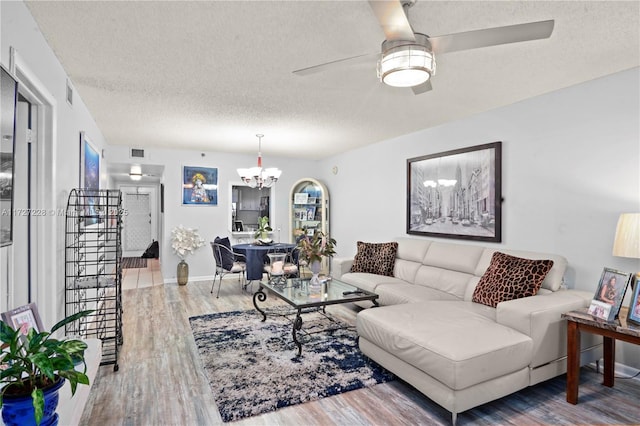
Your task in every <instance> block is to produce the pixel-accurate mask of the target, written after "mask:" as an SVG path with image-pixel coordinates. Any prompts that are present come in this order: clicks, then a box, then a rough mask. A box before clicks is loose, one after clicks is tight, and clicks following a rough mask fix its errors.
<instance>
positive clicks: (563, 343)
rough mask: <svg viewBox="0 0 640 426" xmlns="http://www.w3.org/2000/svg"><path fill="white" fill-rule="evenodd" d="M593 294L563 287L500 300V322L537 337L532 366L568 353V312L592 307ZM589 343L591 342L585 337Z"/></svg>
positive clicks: (497, 310) (498, 307) (498, 320)
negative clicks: (563, 316) (566, 315)
mask: <svg viewBox="0 0 640 426" xmlns="http://www.w3.org/2000/svg"><path fill="white" fill-rule="evenodd" d="M592 297H593V294H591V293H587V292H584V291H578V290H559V291H555V292H553V293H546V294H539V295H536V296H532V297H525V298H522V299H515V300H509V301H507V302H501V303H498V306H497V307H496V322H498V323H499V324H502V325H505V326H507V327H510V328H513V329H514V330H517V331H519V332H520V333H523V334H526V335H527V336H529V337H531V339H532V340H533V357H532V361H531V367H537V366H540V365H542V364H545V363H548V362H552V361H554V360H557V359H559V358H562V357H564V356H566V355H567V322H566V320H564V319H562V318H561V317H560V316H561V314H563V313H564V312H569V311H572V310H574V309H580V308H584V307H587V306H589V303H590V301H591V299H592ZM584 343H585V345H583V346H587V345H588V344H589V343H590V342H587V341H586V339H585V342H584Z"/></svg>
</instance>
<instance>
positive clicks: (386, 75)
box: [378, 33, 436, 87]
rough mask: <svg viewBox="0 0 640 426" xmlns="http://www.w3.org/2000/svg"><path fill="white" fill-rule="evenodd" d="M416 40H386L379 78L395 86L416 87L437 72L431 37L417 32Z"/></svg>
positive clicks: (379, 65) (383, 45) (381, 57)
mask: <svg viewBox="0 0 640 426" xmlns="http://www.w3.org/2000/svg"><path fill="white" fill-rule="evenodd" d="M414 35H415V39H416V40H415V41H405V40H385V41H384V42H383V43H382V54H381V56H380V60H379V61H378V78H379V79H380V81H382V82H383V83H385V84H387V85H389V86H393V87H414V86H419V85H421V84H423V83H426V82H427V81H428V80H429V79H430V78H431V77H433V76H434V75H435V74H436V58H435V56H434V55H433V50H432V48H431V43H430V42H429V37H427V36H426V35H424V34H420V33H415V34H414Z"/></svg>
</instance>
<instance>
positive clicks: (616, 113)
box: [0, 1, 640, 367]
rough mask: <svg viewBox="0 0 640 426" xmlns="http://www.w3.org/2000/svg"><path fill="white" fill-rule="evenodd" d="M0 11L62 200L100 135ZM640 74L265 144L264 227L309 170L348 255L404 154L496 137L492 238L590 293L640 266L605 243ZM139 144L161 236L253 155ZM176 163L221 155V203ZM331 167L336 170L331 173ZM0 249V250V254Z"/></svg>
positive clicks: (113, 154)
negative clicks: (187, 196)
mask: <svg viewBox="0 0 640 426" xmlns="http://www.w3.org/2000/svg"><path fill="white" fill-rule="evenodd" d="M0 12H1V36H0V38H1V50H0V62H2V64H3V65H5V66H8V61H9V59H8V58H9V47H10V46H13V47H15V48H16V50H17V52H18V54H19V55H20V57H21V59H22V60H23V61H24V63H26V64H27V65H28V66H29V68H30V69H31V70H33V72H34V73H35V76H36V77H37V79H38V80H39V81H40V82H42V83H43V85H44V86H45V88H46V90H47V91H48V92H50V94H51V95H52V97H53V98H54V99H55V113H56V120H55V127H54V131H53V133H52V135H50V141H51V143H52V144H53V145H52V146H53V148H54V153H55V155H54V156H53V158H52V161H53V162H54V168H55V173H54V176H53V178H52V180H51V182H49V185H50V186H51V191H52V194H53V196H52V199H53V201H52V205H51V206H47V207H54V208H64V206H65V204H66V201H67V195H68V192H69V190H70V189H71V188H73V187H75V186H77V181H78V174H79V168H78V157H79V151H78V136H79V132H80V131H85V132H87V135H88V137H89V138H90V139H91V140H92V142H93V143H94V144H95V145H96V146H97V147H98V148H99V149H102V148H104V147H105V145H106V142H105V140H104V138H103V136H102V134H101V132H100V130H99V129H98V127H97V126H96V124H95V122H94V120H93V119H92V117H91V116H90V114H89V113H88V110H87V108H86V107H85V106H84V104H83V103H82V100H81V99H80V97H79V94H78V93H77V92H76V93H75V101H74V105H73V107H70V106H69V105H67V103H66V101H65V81H66V79H67V75H66V73H65V72H64V70H63V69H62V67H61V65H60V64H59V62H58V60H57V59H56V57H55V56H54V54H53V52H52V50H51V49H50V48H49V47H48V45H47V44H46V42H45V41H44V39H43V37H42V35H41V34H40V32H39V30H38V28H37V25H36V24H35V22H34V21H33V19H32V18H31V15H30V14H29V12H28V10H27V8H26V7H25V6H24V4H23V3H22V2H6V1H2V2H0ZM639 74H640V72H639V70H638V69H637V68H636V69H633V70H629V71H626V72H622V73H618V74H615V75H612V76H608V77H605V78H602V79H598V80H595V81H592V82H588V83H585V84H581V85H578V86H574V87H570V88H567V89H564V90H560V91H557V92H553V93H550V94H546V95H543V96H539V97H537V98H534V99H530V100H526V101H523V102H520V103H518V104H515V105H511V106H508V107H504V108H500V109H496V110H494V111H490V112H487V113H483V114H478V115H475V116H472V117H469V118H467V119H464V120H459V121H457V122H454V123H448V124H446V125H442V126H439V127H436V128H432V129H426V130H423V131H420V132H416V133H414V134H410V135H406V136H402V137H399V138H395V139H393V140H388V141H384V142H382V143H378V144H375V145H372V146H368V147H365V148H362V149H358V150H354V151H351V152H347V153H344V154H342V155H338V156H335V157H333V158H330V159H327V160H325V161H322V162H320V163H315V162H310V161H304V160H295V161H292V160H291V159H285V158H269V157H268V156H267V157H265V163H266V164H267V165H268V166H276V167H280V168H281V169H283V170H284V173H283V175H282V178H281V181H280V182H279V183H278V184H277V185H276V189H275V197H274V203H275V222H276V223H274V224H273V225H274V226H276V227H282V229H283V235H285V229H287V228H288V213H287V208H288V194H289V189H290V187H291V185H292V184H293V183H294V182H295V181H296V180H298V179H300V178H302V177H317V178H319V179H320V180H322V181H323V182H325V183H326V184H327V186H328V188H329V192H330V198H331V201H330V202H331V213H330V220H331V233H332V236H333V237H335V238H336V239H337V240H338V247H337V249H338V254H339V255H341V256H350V255H353V254H354V253H355V242H356V241H357V240H365V241H385V240H389V239H391V238H393V237H396V236H399V235H404V234H405V206H406V177H405V176H406V160H407V159H408V158H411V157H416V156H420V155H425V154H431V153H437V152H442V151H447V150H451V149H455V148H460V147H466V146H473V145H478V144H483V143H487V142H492V141H497V140H501V141H503V195H504V199H505V202H504V205H503V242H502V243H501V244H496V246H498V247H505V248H519V249H526V250H536V251H548V252H555V253H560V254H563V255H564V256H566V257H567V258H568V260H569V264H570V268H569V272H568V275H567V280H568V284H569V286H570V287H575V288H579V289H583V290H587V291H595V288H596V285H597V281H598V278H599V276H600V272H601V271H602V268H603V267H605V266H610V267H613V268H617V269H621V270H626V271H637V270H640V262H639V261H637V260H630V259H622V258H616V257H613V256H612V255H611V246H612V239H613V233H614V231H615V225H616V221H617V218H618V215H619V214H620V213H621V212H627V211H636V212H637V211H640V174H639V171H638V170H639V169H638V165H639V163H640V162H639V161H638V160H640V146H639V141H640V134H639V128H640V118H639V117H640V108H639V103H640V102H639V93H640V87H639V80H640V75H639ZM436 90H437V89H436ZM422 96H428V94H425V95H422ZM132 145H135V141H132ZM147 152H149V153H150V159H149V162H151V163H154V164H165V165H166V169H165V175H164V180H163V182H164V184H165V215H164V218H163V219H162V220H163V222H164V227H163V228H162V231H163V234H164V235H166V236H167V237H168V236H169V235H170V230H171V229H172V228H173V227H175V226H177V225H179V224H184V225H185V226H197V227H199V228H200V230H201V232H202V235H203V237H204V238H205V239H207V240H210V239H212V238H214V237H215V236H216V235H218V234H226V233H228V231H229V219H228V211H229V208H228V203H229V197H230V194H229V191H228V188H229V186H230V182H231V181H237V178H236V173H235V169H236V168H237V167H246V166H247V165H250V164H253V163H254V162H255V156H244V155H234V154H223V153H205V154H206V156H205V157H202V156H201V154H200V152H193V151H179V150H148V151H147ZM125 158H126V159H127V160H128V154H127V152H126V148H122V147H109V148H108V160H109V161H114V162H118V161H125V160H124V159H125ZM182 165H194V166H197V165H203V166H210V167H218V169H219V170H218V171H219V177H220V181H219V191H220V192H219V205H218V206H217V207H201V206H199V207H193V206H182V205H181V201H180V200H181V199H180V173H181V171H180V169H181V166H182ZM333 166H338V173H337V174H336V175H334V174H332V173H331V168H332V167H333ZM55 226H56V232H55V233H53V235H54V236H55V238H56V241H55V242H54V244H55V245H54V247H55V251H56V259H57V261H56V265H52V268H51V270H52V273H51V275H50V278H49V279H50V281H48V284H49V285H51V286H53V287H54V288H55V294H54V296H55V302H54V303H55V306H58V310H57V313H56V312H47V313H46V314H45V315H43V316H44V319H45V323H46V324H47V326H49V325H51V324H52V323H53V322H54V320H55V319H57V318H60V317H61V315H62V312H63V309H62V301H63V293H62V289H63V273H64V271H63V268H62V259H64V250H63V236H64V220H63V218H59V219H58V220H57V222H55ZM287 235H288V234H287ZM17 237H19V236H17ZM164 240H165V241H164V242H163V246H162V247H161V251H162V253H163V254H164V255H163V266H162V269H163V274H164V276H165V278H166V279H168V280H171V279H173V278H174V277H175V265H176V264H177V262H178V259H177V257H175V256H173V255H171V249H170V241H169V238H164ZM469 244H472V243H469ZM7 259H8V258H7V253H6V249H3V251H2V252H0V265H4V264H5V263H4V262H6V260H7ZM189 263H190V264H191V268H190V269H191V275H192V276H193V277H206V276H210V275H212V273H213V264H212V256H211V253H210V250H209V249H208V248H207V247H205V248H203V249H201V250H200V251H199V252H198V253H196V254H195V255H194V256H193V257H191V258H190V259H189ZM0 267H3V266H0ZM2 276H4V274H0V277H2ZM0 284H2V286H4V285H5V284H6V283H0ZM0 297H1V295H0ZM618 347H619V348H620V347H622V348H624V349H623V350H621V351H620V354H619V356H618V361H619V362H622V363H625V364H628V365H633V366H636V367H640V351H638V350H637V348H634V349H631V347H630V346H629V345H622V344H620V345H618Z"/></svg>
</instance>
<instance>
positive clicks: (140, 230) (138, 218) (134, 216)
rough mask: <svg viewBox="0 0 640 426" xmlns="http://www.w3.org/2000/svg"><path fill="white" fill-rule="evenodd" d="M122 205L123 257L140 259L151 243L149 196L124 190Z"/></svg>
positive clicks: (146, 193)
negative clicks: (123, 213)
mask: <svg viewBox="0 0 640 426" xmlns="http://www.w3.org/2000/svg"><path fill="white" fill-rule="evenodd" d="M126 191H129V192H126ZM122 204H123V208H124V211H125V212H126V214H125V215H123V222H124V229H123V232H124V238H123V240H124V244H123V256H128V257H140V256H141V255H142V253H144V250H145V249H146V248H147V247H148V246H149V244H151V242H152V236H151V194H149V193H148V192H138V191H136V192H131V190H125V192H123V196H122Z"/></svg>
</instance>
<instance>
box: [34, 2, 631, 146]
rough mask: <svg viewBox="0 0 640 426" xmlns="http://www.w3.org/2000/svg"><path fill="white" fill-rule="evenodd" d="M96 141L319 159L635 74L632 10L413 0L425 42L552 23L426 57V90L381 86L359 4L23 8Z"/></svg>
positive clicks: (371, 21)
mask: <svg viewBox="0 0 640 426" xmlns="http://www.w3.org/2000/svg"><path fill="white" fill-rule="evenodd" d="M27 5H28V7H29V9H30V10H31V12H32V14H33V16H34V18H35V19H36V21H37V23H38V25H39V27H40V30H41V31H42V33H43V34H44V36H45V38H46V39H47V41H48V42H49V44H50V45H51V47H52V48H53V50H54V51H55V53H56V55H57V57H58V58H59V59H60V61H61V63H62V65H63V67H64V68H65V70H66V72H67V73H68V74H69V76H70V79H71V81H72V83H73V85H74V87H75V89H76V90H77V92H78V93H79V94H80V96H81V97H82V99H83V100H84V102H85V103H86V104H87V106H88V108H89V110H90V111H91V114H92V115H93V117H94V118H95V120H96V122H97V124H98V126H99V127H100V129H101V130H102V132H103V134H104V136H105V138H106V139H107V141H108V143H110V144H114V145H126V146H131V147H174V148H176V147H177V148H180V147H182V148H189V149H196V150H202V151H226V152H243V153H255V151H256V149H257V139H256V137H255V134H256V133H264V134H265V137H264V139H263V144H262V148H263V153H265V155H282V156H291V157H304V158H324V157H327V156H330V155H333V154H336V153H340V152H343V151H346V150H349V149H353V148H356V147H359V146H363V145H366V144H371V143H375V142H378V141H381V140H385V139H389V138H393V137H396V136H400V135H403V134H407V133H411V132H414V131H417V130H420V129H424V128H428V127H432V126H436V125H439V124H442V123H445V122H448V121H451V120H456V119H459V118H462V117H466V116H469V115H471V114H475V113H479V112H482V111H486V110H490V109H493V108H496V107H500V106H503V105H508V104H511V103H514V102H518V101H520V100H523V99H526V98H530V97H533V96H536V95H539V94H542V93H546V92H550V91H553V90H557V89H560V88H563V87H567V86H570V85H573V84H577V83H581V82H584V81H588V80H591V79H594V78H597V77H600V76H603V75H607V74H611V73H615V72H618V71H621V70H625V69H629V68H632V67H637V66H639V65H640V47H639V43H640V35H639V33H640V2H637V1H628V2H612V1H603V2H597V1H586V2H582V1H566V2H564V1H563V2H559V1H551V2H543V1H532V2H505V1H496V2H487V1H467V2H463V1H425V0H422V1H418V2H417V3H416V5H415V6H414V7H413V8H412V9H411V10H410V14H409V20H410V22H411V24H412V26H413V28H414V30H415V31H418V32H423V33H426V34H429V35H432V36H435V35H445V34H451V33H456V32H462V31H469V30H474V29H482V28H488V27H496V26H503V25H511V24H517V23H524V22H531V21H539V20H546V19H555V29H554V32H553V34H552V35H551V37H550V38H549V39H546V40H537V41H530V42H524V43H517V44H511V45H503V46H495V47H489V48H484V49H476V50H470V51H462V52H456V53H450V54H444V55H441V56H438V57H437V62H438V70H437V75H436V76H435V77H434V78H433V87H434V90H432V91H431V92H427V93H425V94H422V95H418V96H415V95H413V93H412V92H411V90H410V89H397V88H395V89H394V88H390V87H386V86H384V85H382V84H380V83H379V82H378V80H377V77H376V70H375V63H373V64H371V65H369V66H366V65H356V66H351V67H346V68H343V69H336V70H331V71H326V72H323V73H319V74H314V75H309V76H305V77H299V76H295V75H293V74H292V73H291V71H293V70H296V69H300V68H305V67H308V66H312V65H316V64H320V63H323V62H328V61H332V60H336V59H341V58H345V57H349V56H354V55H358V54H363V53H375V52H377V51H379V49H380V43H381V42H382V41H383V39H384V34H383V32H382V30H381V28H380V26H379V25H378V23H377V21H376V18H375V17H374V15H373V12H372V11H371V9H370V7H369V5H368V3H367V2H365V1H344V2H337V1H297V2H294V1H282V2H276V1H258V2H248V1H210V2H207V1H199V2H187V1H160V2H155V1H142V2H121V1H107V2H101V1H89V2H76V1H69V2H27Z"/></svg>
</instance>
